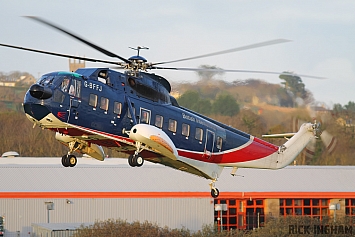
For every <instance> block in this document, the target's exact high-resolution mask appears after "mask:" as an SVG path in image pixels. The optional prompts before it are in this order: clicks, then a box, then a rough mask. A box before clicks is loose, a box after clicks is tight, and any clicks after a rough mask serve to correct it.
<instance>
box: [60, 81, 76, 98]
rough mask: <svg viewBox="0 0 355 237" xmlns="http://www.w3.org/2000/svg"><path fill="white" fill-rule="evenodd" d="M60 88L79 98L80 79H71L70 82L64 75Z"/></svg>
mask: <svg viewBox="0 0 355 237" xmlns="http://www.w3.org/2000/svg"><path fill="white" fill-rule="evenodd" d="M60 88H61V90H62V91H63V92H64V93H69V94H70V95H72V96H75V97H79V98H80V95H81V81H79V80H76V79H72V80H71V82H70V79H69V78H68V77H64V79H63V81H62V84H61V86H60Z"/></svg>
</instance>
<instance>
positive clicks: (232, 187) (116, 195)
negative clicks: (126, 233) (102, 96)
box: [0, 158, 355, 237]
mask: <svg viewBox="0 0 355 237" xmlns="http://www.w3.org/2000/svg"><path fill="white" fill-rule="evenodd" d="M231 171H232V170H231V169H228V168H227V169H225V170H224V171H223V173H222V175H221V177H220V178H219V180H218V182H216V187H218V189H219V190H220V196H219V197H218V198H217V199H213V198H211V196H210V192H209V185H208V184H209V180H206V179H204V178H200V177H197V176H194V175H191V174H188V173H184V172H182V171H178V170H174V169H171V168H168V167H165V166H161V165H156V164H151V163H148V162H146V163H145V164H144V166H143V167H140V168H136V167H135V168H132V167H130V166H129V165H128V164H127V161H126V160H124V159H115V158H112V159H107V160H105V161H104V162H100V161H97V160H93V159H90V158H78V164H77V166H75V167H74V168H64V167H62V165H61V161H60V158H0V174H1V185H0V216H3V217H4V229H5V235H4V236H21V237H22V236H36V235H35V233H34V230H33V229H34V228H32V226H34V225H36V224H40V223H58V224H59V223H93V222H95V221H98V220H99V221H100V220H107V219H122V220H127V221H136V220H138V221H145V220H147V221H149V222H152V223H157V224H158V225H159V226H162V227H164V226H168V227H170V228H182V227H185V228H188V229H190V230H193V231H194V230H199V229H201V228H202V227H203V225H205V224H207V225H208V224H213V223H215V224H217V225H218V226H223V228H224V229H231V228H232V229H233V228H240V229H252V228H257V227H260V226H262V225H263V224H264V222H265V220H266V219H267V218H270V217H279V216H284V215H309V216H312V217H315V218H320V219H322V218H325V217H332V216H333V214H334V211H335V212H336V214H337V216H341V215H349V216H355V183H354V180H355V167H352V166H288V167H286V168H284V169H281V170H257V169H239V170H238V171H237V176H235V177H233V176H231V175H230V172H231ZM216 204H217V206H218V207H220V206H219V205H218V204H226V205H221V206H222V207H225V208H226V210H225V211H222V210H221V211H215V207H217V206H216ZM334 205H335V206H336V207H339V209H338V210H333V209H334V208H332V207H334ZM221 217H222V218H221Z"/></svg>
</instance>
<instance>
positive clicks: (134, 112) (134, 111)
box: [127, 104, 136, 118]
mask: <svg viewBox="0 0 355 237" xmlns="http://www.w3.org/2000/svg"><path fill="white" fill-rule="evenodd" d="M132 110H133V116H135V114H136V108H134V106H133V104H132ZM127 116H128V118H132V115H131V111H130V110H129V108H128V115H127Z"/></svg>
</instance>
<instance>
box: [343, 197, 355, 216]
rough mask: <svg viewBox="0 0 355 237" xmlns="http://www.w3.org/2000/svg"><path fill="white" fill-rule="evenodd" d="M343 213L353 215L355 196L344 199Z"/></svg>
mask: <svg viewBox="0 0 355 237" xmlns="http://www.w3.org/2000/svg"><path fill="white" fill-rule="evenodd" d="M345 214H346V215H347V216H355V198H351V199H345Z"/></svg>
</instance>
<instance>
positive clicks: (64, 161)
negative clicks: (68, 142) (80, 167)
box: [62, 155, 69, 167]
mask: <svg viewBox="0 0 355 237" xmlns="http://www.w3.org/2000/svg"><path fill="white" fill-rule="evenodd" d="M62 165H63V166H64V167H69V155H64V156H62Z"/></svg>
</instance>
